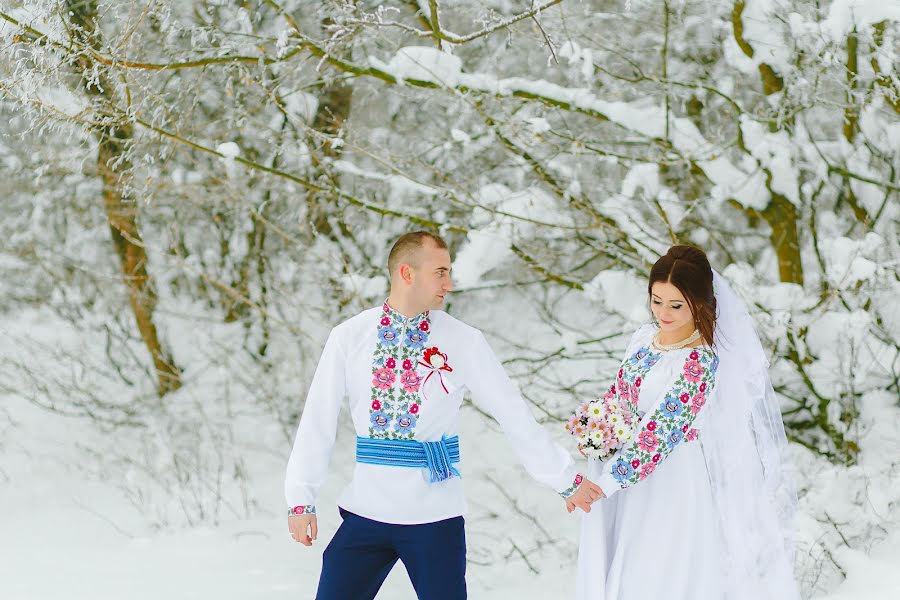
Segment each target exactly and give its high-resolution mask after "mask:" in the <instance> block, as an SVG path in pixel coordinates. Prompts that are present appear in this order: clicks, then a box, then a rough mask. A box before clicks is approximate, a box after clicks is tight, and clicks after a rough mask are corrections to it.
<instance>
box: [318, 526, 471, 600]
mask: <svg viewBox="0 0 900 600" xmlns="http://www.w3.org/2000/svg"><path fill="white" fill-rule="evenodd" d="M341 517H343V519H344V522H343V523H341V526H340V527H339V528H338V530H337V532H336V533H335V534H334V537H333V538H332V539H331V542H330V543H329V544H328V547H327V548H325V552H324V553H323V555H322V575H321V577H320V578H319V591H318V592H317V593H316V600H372V599H373V598H375V594H377V593H378V590H379V589H380V588H381V584H382V583H384V580H385V578H386V577H387V575H388V573H389V572H390V571H391V569H392V568H393V567H394V565H395V564H396V562H397V561H398V560H401V561H403V566H405V567H406V571H407V573H409V578H410V580H411V581H412V584H413V587H414V588H415V590H416V595H417V596H418V597H419V600H465V598H466V533H465V529H464V521H463V518H462V517H454V518H452V519H446V520H444V521H437V522H436V523H424V524H422V525H392V524H390V523H381V522H379V521H373V520H371V519H366V518H365V517H361V516H359V515H355V514H353V513H351V512H348V511H345V510H344V509H341Z"/></svg>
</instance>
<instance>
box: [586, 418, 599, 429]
mask: <svg viewBox="0 0 900 600" xmlns="http://www.w3.org/2000/svg"><path fill="white" fill-rule="evenodd" d="M598 427H600V423H598V422H597V421H594V420H590V421H588V429H590V430H591V431H597V428H598Z"/></svg>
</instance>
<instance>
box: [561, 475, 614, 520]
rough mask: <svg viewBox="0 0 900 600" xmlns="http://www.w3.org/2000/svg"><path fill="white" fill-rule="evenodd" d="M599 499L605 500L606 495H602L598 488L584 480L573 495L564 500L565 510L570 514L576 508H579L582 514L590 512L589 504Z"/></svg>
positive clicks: (591, 482)
mask: <svg viewBox="0 0 900 600" xmlns="http://www.w3.org/2000/svg"><path fill="white" fill-rule="evenodd" d="M601 498H606V494H604V493H603V490H601V489H600V486H598V485H597V484H596V483H594V482H593V481H590V480H589V479H585V480H584V481H583V482H582V483H581V486H580V487H579V488H578V489H577V490H575V493H574V494H572V495H571V496H569V497H568V498H566V510H568V511H569V512H572V511H574V510H575V509H576V508H580V509H581V510H583V511H584V512H591V504H592V503H593V502H595V501H597V500H599V499H601Z"/></svg>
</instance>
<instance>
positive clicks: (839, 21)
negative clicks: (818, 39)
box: [822, 0, 900, 42]
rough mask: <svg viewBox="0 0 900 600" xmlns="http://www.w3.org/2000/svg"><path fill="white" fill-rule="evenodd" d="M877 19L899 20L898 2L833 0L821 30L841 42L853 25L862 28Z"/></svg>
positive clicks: (899, 6)
mask: <svg viewBox="0 0 900 600" xmlns="http://www.w3.org/2000/svg"><path fill="white" fill-rule="evenodd" d="M879 21H900V4H897V3H896V2H885V1H884V0H834V1H833V2H832V3H831V6H830V7H829V8H828V16H827V17H826V18H825V20H824V21H823V22H822V32H823V33H825V34H826V35H828V36H829V37H830V38H831V39H832V41H834V42H841V41H843V39H844V38H846V37H847V34H848V33H850V31H852V30H853V28H854V27H856V28H858V29H862V28H863V27H868V26H871V25H873V24H875V23H878V22H879Z"/></svg>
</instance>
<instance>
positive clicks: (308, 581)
mask: <svg viewBox="0 0 900 600" xmlns="http://www.w3.org/2000/svg"><path fill="white" fill-rule="evenodd" d="M2 406H3V407H4V409H5V411H6V414H5V415H4V417H3V424H2V440H3V442H2V460H0V468H2V470H0V478H2V481H0V532H2V535H0V550H2V553H0V555H2V557H3V559H2V560H0V582H2V584H0V588H2V590H3V591H2V594H0V597H2V598H4V600H45V599H46V600H50V599H56V598H60V599H62V598H65V599H68V600H74V599H80V598H84V599H91V600H105V599H109V600H113V599H115V600H119V599H122V598H128V599H133V600H142V599H147V600H150V599H153V600H157V599H158V598H169V599H173V600H174V599H188V598H198V599H206V598H215V599H217V600H229V599H234V600H238V599H252V598H260V599H267V600H278V599H281V598H284V599H288V598H290V599H291V600H307V599H312V598H313V597H314V594H315V584H316V581H317V576H318V567H319V564H320V561H321V553H322V550H323V549H324V547H325V545H326V543H327V541H328V539H329V538H330V536H331V534H332V533H333V532H334V530H335V528H336V527H337V525H338V524H339V517H338V516H337V514H336V511H335V510H333V509H331V508H328V507H330V506H333V500H334V498H335V497H336V495H337V493H338V491H339V489H340V486H341V485H342V480H343V479H344V478H345V477H346V475H347V472H348V469H347V468H346V467H347V466H348V465H349V460H350V458H351V452H350V451H349V450H348V448H349V445H348V443H347V442H348V441H351V440H352V436H351V435H350V434H349V432H348V431H347V430H344V431H342V432H341V434H340V438H339V443H338V452H337V454H336V456H335V458H334V465H335V476H334V477H332V478H331V480H330V481H329V483H328V485H327V486H326V488H325V489H324V491H323V498H322V502H321V504H320V506H322V507H323V509H322V514H321V515H320V519H319V521H320V527H321V529H320V535H319V540H318V542H317V544H316V545H315V546H314V547H313V548H312V549H308V548H305V547H302V546H300V545H298V544H296V543H294V542H293V541H291V540H290V538H289V537H288V536H287V534H286V527H285V518H284V516H283V515H282V514H281V510H280V509H281V506H282V504H283V501H282V499H281V475H282V474H281V471H280V470H279V469H278V468H277V464H276V463H277V461H274V460H273V461H272V467H273V469H272V470H271V472H269V473H267V474H265V475H264V476H263V477H260V478H259V479H258V481H257V485H258V489H257V490H256V491H257V493H258V496H259V497H260V498H261V499H264V501H265V502H266V503H267V504H268V505H267V506H266V507H265V509H264V510H262V511H260V512H263V513H268V516H263V517H259V518H254V519H248V520H237V519H235V520H230V521H225V522H222V523H220V524H219V525H218V526H211V525H201V526H198V527H194V528H181V529H174V530H162V531H160V530H154V528H152V527H150V526H149V525H148V522H147V519H146V518H145V517H144V516H143V515H141V514H139V512H138V511H137V510H136V508H135V507H134V506H132V504H131V503H130V502H128V501H126V500H125V498H124V497H123V494H122V493H121V490H120V482H118V481H92V480H90V479H87V478H86V477H85V474H84V472H82V471H81V469H79V468H78V465H77V464H73V462H74V461H75V460H76V459H77V458H78V457H79V456H86V455H82V454H80V451H79V450H78V449H77V448H82V447H87V446H90V445H91V444H92V443H94V442H95V441H97V438H98V436H99V435H100V434H98V433H97V432H96V430H95V429H94V428H93V427H92V426H91V425H90V424H89V423H87V422H80V421H77V420H73V419H71V418H65V417H60V416H56V415H51V414H48V413H47V412H45V411H43V410H41V409H38V408H36V407H33V406H31V405H29V404H27V403H25V402H23V401H21V400H19V399H15V398H11V397H8V396H7V397H4V398H2ZM463 428H464V430H465V431H466V432H469V433H470V435H467V436H465V437H464V439H465V440H467V441H468V442H469V443H468V445H467V446H464V456H490V458H489V460H487V461H484V463H482V464H479V465H478V466H477V467H474V466H473V468H474V469H475V470H477V471H481V472H486V473H489V474H491V475H492V476H497V477H500V476H506V477H509V478H511V479H513V482H512V484H511V490H510V491H511V492H512V493H513V495H514V496H515V498H516V501H517V502H519V503H520V504H521V505H522V506H523V507H527V508H528V509H529V510H533V511H535V512H536V513H537V514H538V515H539V518H540V519H541V522H542V525H543V526H544V527H545V528H546V529H548V530H551V531H553V532H554V533H555V534H557V535H558V537H559V538H560V539H562V540H563V541H562V542H561V543H562V544H564V545H565V547H564V548H562V549H561V552H559V553H546V554H548V555H551V556H554V555H556V554H562V555H565V554H568V553H571V552H572V551H574V544H575V540H576V533H577V532H576V525H577V517H573V516H570V515H568V514H566V513H565V511H564V510H563V508H562V505H561V503H560V501H559V500H558V499H557V498H555V497H554V495H553V493H552V492H550V491H548V490H544V489H542V488H540V487H538V486H537V485H536V484H534V483H532V482H530V481H528V480H527V478H524V477H522V473H521V471H520V470H519V468H518V467H511V466H508V465H509V464H510V462H509V461H511V460H512V456H511V453H510V452H509V448H507V447H505V442H504V441H503V440H502V437H501V436H500V435H499V434H498V433H497V432H496V431H495V430H494V429H493V428H492V427H491V426H490V425H487V424H485V423H484V421H483V419H482V418H481V417H480V416H479V415H477V414H476V413H475V412H474V411H468V412H467V413H466V417H465V419H464V422H463ZM342 441H343V442H344V443H341V442H342ZM488 449H490V453H488V452H487V451H488ZM485 463H486V464H485ZM470 472H471V469H470ZM489 487H490V486H488V485H487V484H485V483H484V482H483V481H473V482H471V485H469V489H468V492H469V498H470V503H471V512H472V515H470V517H469V519H468V523H467V528H468V534H469V542H470V545H472V546H477V547H479V548H487V547H490V545H491V542H490V538H491V536H495V535H496V536H497V538H496V539H497V545H503V544H502V543H501V542H500V541H499V540H501V539H502V538H503V537H504V535H503V533H504V530H505V529H506V528H516V527H518V528H522V527H527V525H526V524H523V522H522V521H521V519H510V520H507V519H505V518H504V517H503V516H502V515H503V513H504V508H505V507H504V506H493V507H486V506H484V504H483V503H481V502H478V497H479V493H484V494H486V495H487V494H491V495H490V496H488V497H496V493H495V492H494V493H493V494H492V493H491V490H490V489H488V488H489ZM495 514H496V515H500V516H495ZM504 523H505V524H504ZM506 533H509V532H508V531H507V532H506ZM513 537H515V536H513ZM527 538H528V536H523V539H527ZM540 555H541V554H540V553H538V556H540ZM471 558H472V559H473V562H474V563H477V562H480V561H482V560H483V559H485V558H490V557H486V556H485V555H484V551H483V550H482V553H481V554H477V553H476V555H475V556H473V557H471ZM835 559H836V560H837V561H838V562H839V563H840V564H841V565H842V566H843V567H844V568H845V569H846V570H847V580H846V581H845V582H844V583H843V584H842V585H840V586H839V587H838V588H837V589H836V590H834V592H833V593H831V594H829V595H827V596H821V597H820V599H821V600H869V599H874V598H885V599H887V598H900V571H898V569H897V565H898V564H900V532H898V531H897V530H894V531H893V533H892V534H891V536H890V537H889V538H888V539H887V540H885V541H884V542H882V543H880V544H878V545H876V546H874V547H873V548H872V549H871V551H870V553H869V555H868V556H866V555H865V554H863V553H862V552H859V551H853V550H849V549H845V550H843V551H840V552H838V554H837V556H835ZM532 566H533V567H534V568H535V569H536V570H537V571H538V573H533V572H532V571H531V570H530V569H529V567H528V566H527V565H526V564H525V562H524V561H523V560H516V558H515V557H513V558H512V559H510V560H509V561H504V562H502V563H499V564H494V565H479V564H470V567H469V587H470V595H471V596H472V597H473V598H489V599H492V600H505V599H512V598H519V599H521V598H524V599H528V598H534V599H538V598H541V599H544V598H566V597H570V596H571V594H572V592H573V585H572V581H571V580H572V575H573V572H574V565H572V564H565V563H563V562H557V563H550V564H547V563H542V562H535V564H533V565H532ZM379 597H381V598H390V599H396V600H406V599H410V600H412V599H414V598H415V595H414V593H413V592H412V588H411V586H410V584H409V582H408V580H407V579H406V575H405V572H404V570H403V567H402V565H400V564H398V566H397V567H396V568H395V569H394V571H393V572H392V573H391V575H390V577H389V578H388V580H387V582H386V583H385V586H384V588H383V589H382V592H381V594H380V595H379Z"/></svg>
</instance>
